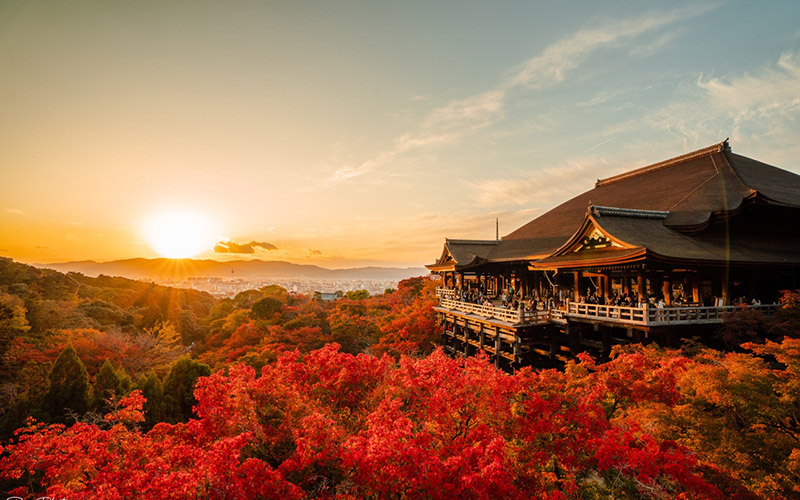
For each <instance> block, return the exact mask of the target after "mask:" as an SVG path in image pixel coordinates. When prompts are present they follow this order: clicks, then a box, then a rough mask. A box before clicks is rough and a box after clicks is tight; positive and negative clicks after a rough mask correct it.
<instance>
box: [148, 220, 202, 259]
mask: <svg viewBox="0 0 800 500" xmlns="http://www.w3.org/2000/svg"><path fill="white" fill-rule="evenodd" d="M142 236H143V237H144V239H145V241H146V242H147V244H148V245H150V248H152V249H153V250H155V251H156V252H157V253H158V254H160V255H162V256H163V257H167V258H169V259H185V258H189V257H194V256H195V255H198V254H200V253H203V252H205V251H207V250H211V248H212V247H213V245H214V242H215V241H216V239H217V237H216V229H215V227H214V224H213V223H212V222H211V221H209V220H208V219H206V218H204V217H202V216H200V215H197V214H194V213H187V212H170V213H162V214H159V215H156V216H154V217H151V218H150V219H149V220H147V221H146V222H145V223H144V225H143V227H142Z"/></svg>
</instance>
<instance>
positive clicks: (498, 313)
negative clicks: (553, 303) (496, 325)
mask: <svg viewBox="0 0 800 500" xmlns="http://www.w3.org/2000/svg"><path fill="white" fill-rule="evenodd" d="M439 305H440V306H441V307H444V308H446V309H450V310H451V311H459V312H463V313H466V314H474V315H476V316H481V317H483V318H494V319H497V320H500V321H504V322H506V323H512V324H519V323H544V322H546V321H549V320H550V314H549V312H548V311H520V310H517V309H506V308H505V307H493V306H485V305H483V304H471V303H469V302H462V301H460V300H455V299H445V298H440V299H439Z"/></svg>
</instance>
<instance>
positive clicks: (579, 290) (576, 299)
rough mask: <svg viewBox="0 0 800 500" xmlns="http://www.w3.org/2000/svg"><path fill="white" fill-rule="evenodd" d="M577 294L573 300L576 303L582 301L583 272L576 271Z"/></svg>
mask: <svg viewBox="0 0 800 500" xmlns="http://www.w3.org/2000/svg"><path fill="white" fill-rule="evenodd" d="M574 291H575V293H574V295H573V300H575V302H578V301H580V298H581V272H580V271H575V290H574Z"/></svg>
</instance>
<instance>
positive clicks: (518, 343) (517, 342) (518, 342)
mask: <svg viewBox="0 0 800 500" xmlns="http://www.w3.org/2000/svg"><path fill="white" fill-rule="evenodd" d="M520 358H522V339H520V338H519V335H515V336H514V364H515V365H518V364H520V363H522V360H521V359H520Z"/></svg>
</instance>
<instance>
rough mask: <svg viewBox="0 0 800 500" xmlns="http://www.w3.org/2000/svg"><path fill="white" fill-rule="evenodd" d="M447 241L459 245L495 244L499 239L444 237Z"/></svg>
mask: <svg viewBox="0 0 800 500" xmlns="http://www.w3.org/2000/svg"><path fill="white" fill-rule="evenodd" d="M445 240H446V242H447V243H455V244H461V245H467V244H468V245H496V244H497V242H498V241H499V240H459V239H454V238H445Z"/></svg>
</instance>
